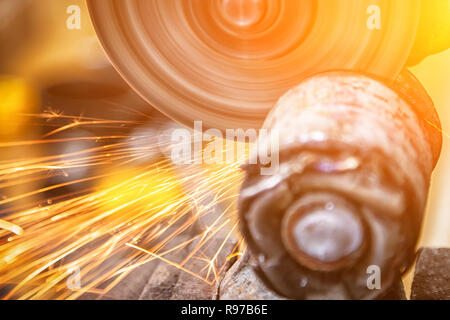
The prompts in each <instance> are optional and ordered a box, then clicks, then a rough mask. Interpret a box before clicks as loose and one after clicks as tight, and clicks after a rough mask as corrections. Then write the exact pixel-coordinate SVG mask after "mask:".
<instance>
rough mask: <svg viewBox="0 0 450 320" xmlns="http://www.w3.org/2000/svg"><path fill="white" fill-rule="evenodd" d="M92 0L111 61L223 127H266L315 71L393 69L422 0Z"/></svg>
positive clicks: (180, 107) (149, 91)
mask: <svg viewBox="0 0 450 320" xmlns="http://www.w3.org/2000/svg"><path fill="white" fill-rule="evenodd" d="M88 4H89V8H90V13H91V17H92V20H93V22H94V25H95V28H96V30H97V33H98V35H99V38H100V40H101V42H102V43H103V46H104V48H105V50H106V52H107V53H108V55H109V57H110V58H111V60H112V63H113V64H114V65H115V67H116V68H117V70H118V71H119V72H120V73H121V74H122V76H123V77H124V78H125V79H126V80H127V81H128V83H129V84H130V85H131V86H132V87H133V88H134V89H135V90H136V91H137V92H138V93H139V94H140V95H141V96H142V97H144V98H145V99H146V100H147V101H148V102H149V103H151V104H152V105H153V106H155V107H156V108H158V109H159V110H160V111H162V112H163V113H165V114H167V115H168V116H170V117H171V118H173V119H175V120H177V121H179V122H182V123H184V124H186V125H189V126H192V124H193V121H195V120H202V121H203V122H204V125H205V126H208V127H213V128H219V129H228V128H230V129H232V128H259V127H260V125H261V123H262V121H263V120H264V118H265V116H266V114H267V113H268V111H269V110H270V109H271V108H272V107H273V106H274V104H275V101H276V100H278V98H279V97H280V96H282V95H283V94H284V93H285V92H286V91H287V90H288V89H289V88H291V87H293V86H296V85H298V84H299V83H300V82H301V80H302V79H303V78H305V77H307V76H309V75H311V74H313V73H317V72H322V71H326V70H330V69H351V70H355V71H363V72H366V73H371V74H374V75H378V76H381V77H384V78H388V79H394V78H395V77H396V76H397V75H398V73H399V72H400V70H401V69H402V68H403V66H404V65H405V62H406V61H407V59H408V56H409V53H410V50H411V47H412V45H413V43H414V40H415V35H416V30H417V26H418V21H419V13H420V3H419V0H396V1H391V0H127V1H123V0H88ZM371 19H372V20H371ZM377 20H379V21H378V22H379V23H380V25H379V26H380V27H381V29H378V28H377V23H378V22H377Z"/></svg>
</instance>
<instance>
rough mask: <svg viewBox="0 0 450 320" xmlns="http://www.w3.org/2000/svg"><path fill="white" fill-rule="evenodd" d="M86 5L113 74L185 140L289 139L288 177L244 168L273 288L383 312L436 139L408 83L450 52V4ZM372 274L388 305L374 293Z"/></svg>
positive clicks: (413, 237)
mask: <svg viewBox="0 0 450 320" xmlns="http://www.w3.org/2000/svg"><path fill="white" fill-rule="evenodd" d="M88 5H89V9H90V14H91V17H92V20H93V22H94V26H95V28H96V31H97V34H98V36H99V38H100V41H101V42H102V44H103V46H104V48H105V50H106V52H107V54H108V56H109V57H110V59H111V61H112V63H113V64H114V66H115V67H116V69H117V70H118V71H119V73H120V74H121V75H122V76H123V78H124V79H125V80H126V81H127V82H128V83H129V84H130V86H132V87H133V88H134V89H135V90H136V91H137V92H138V93H139V94H140V95H141V96H142V97H143V98H145V99H146V100H147V101H148V102H149V103H150V104H152V105H153V106H154V107H156V108H157V109H159V110H160V111H161V112H163V113H165V114H167V115H168V116H170V117H171V118H173V119H174V120H177V121H179V122H181V123H184V124H186V125H189V126H192V125H193V121H195V120H202V121H203V122H204V124H205V126H207V127H211V128H218V129H222V130H225V129H234V128H242V129H246V128H260V127H261V126H263V123H264V127H265V128H272V129H274V128H276V129H279V130H281V132H282V134H281V135H280V137H281V138H280V157H281V158H280V160H281V162H280V167H279V171H278V172H277V173H276V174H275V175H274V176H272V177H262V176H258V174H256V173H255V172H258V170H257V168H256V167H258V166H247V167H246V168H245V171H246V179H245V182H244V184H243V187H242V192H241V198H240V218H241V225H242V228H241V229H242V231H243V234H244V236H245V237H246V240H247V242H248V244H249V247H250V250H251V251H252V252H253V253H254V254H255V255H256V256H257V259H258V262H259V271H260V275H261V277H262V278H263V280H265V282H266V283H267V284H268V286H269V287H270V288H271V289H273V290H274V291H276V292H278V293H280V294H282V295H284V296H286V297H288V298H296V299H308V298H342V299H347V298H350V299H371V298H379V297H381V296H382V295H383V294H384V292H385V291H386V290H387V288H389V287H390V285H392V283H394V281H395V280H397V279H398V278H399V277H400V275H401V274H402V273H403V272H405V270H406V269H407V268H408V267H409V266H410V265H411V263H412V261H413V257H414V250H415V245H416V241H417V237H418V234H419V231H420V225H421V221H422V215H423V211H424V207H425V202H426V196H427V192H428V186H429V180H430V176H431V172H432V169H433V167H434V165H435V163H436V161H437V159H438V157H439V152H440V147H441V134H440V123H439V118H438V116H437V115H436V112H435V110H434V106H433V103H432V101H431V99H430V98H429V96H428V95H427V93H426V91H425V90H424V89H423V88H422V86H421V85H420V83H419V82H418V81H417V80H416V79H415V78H414V77H413V76H412V75H411V74H410V73H409V72H407V71H402V70H404V68H405V67H406V66H408V65H413V64H416V63H418V62H420V61H421V60H422V59H423V58H424V57H426V56H428V55H429V54H432V53H436V52H439V51H442V50H444V49H446V48H448V47H450V18H449V17H450V1H448V0H433V1H427V0H425V1H420V0H398V1H389V0H378V1H372V0H342V1H340V0H333V1H329V0H302V1H297V0H191V1H189V0H186V1H178V0H164V1H162V0H161V1H160V0H151V1H146V0H127V1H121V0H88ZM431 13H435V14H434V15H433V14H431ZM370 19H375V20H376V19H378V20H379V21H378V23H373V21H372V20H370ZM371 21H372V22H371ZM336 70H342V71H336ZM292 88H294V89H292ZM288 90H290V91H288ZM286 92H287V93H286ZM280 97H282V98H281V99H280ZM278 99H280V100H279V101H278ZM277 101H278V103H277ZM274 106H275V107H274ZM271 110H272V111H271ZM268 114H269V116H268ZM266 143H267V142H266V141H259V142H258V144H259V145H260V146H261V145H262V146H263V147H264V146H265V144H266ZM275 180H276V182H274V181H275ZM371 265H375V266H378V267H379V268H380V270H381V272H382V279H383V281H382V289H381V290H377V291H371V290H368V289H367V286H366V278H367V274H366V272H365V271H366V270H367V267H368V266H371Z"/></svg>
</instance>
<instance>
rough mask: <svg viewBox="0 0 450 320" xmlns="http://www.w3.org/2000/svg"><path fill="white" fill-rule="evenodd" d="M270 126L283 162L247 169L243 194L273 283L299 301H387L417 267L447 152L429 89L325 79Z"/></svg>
mask: <svg viewBox="0 0 450 320" xmlns="http://www.w3.org/2000/svg"><path fill="white" fill-rule="evenodd" d="M264 127H265V128H267V129H270V130H277V131H278V134H279V137H280V138H279V153H280V162H279V166H278V167H277V170H276V171H275V172H274V173H273V174H272V175H268V176H264V175H260V170H259V169H260V166H259V165H248V166H246V179H245V181H244V184H243V187H242V192H241V198H240V218H241V229H242V231H243V234H244V236H245V237H246V240H247V243H248V244H249V247H250V250H251V252H252V253H253V254H254V255H255V256H256V258H257V260H258V269H259V271H260V272H259V273H260V275H261V277H262V279H263V280H265V282H266V284H267V285H268V286H269V287H270V288H271V289H272V290H274V291H275V292H277V293H278V294H281V295H283V296H285V297H288V298H293V299H374V298H380V297H382V296H383V295H384V294H385V293H386V291H387V290H388V289H389V288H390V287H391V286H392V285H393V284H394V283H395V282H396V281H398V280H399V277H400V276H401V275H402V274H403V273H404V272H405V271H406V270H407V269H408V268H409V266H410V265H411V264H412V262H413V260H414V256H415V246H416V242H417V239H418V235H419V232H420V227H421V223H422V219H423V214H424V209H425V205H426V200H427V193H428V188H429V182H430V176H431V173H432V170H433V168H434V166H435V164H436V161H437V159H438V157H439V152H440V146H441V142H442V141H441V134H440V131H439V128H440V123H439V118H438V117H437V115H436V113H435V111H434V106H433V103H432V101H431V99H430V98H429V96H428V95H427V93H426V91H425V90H424V89H423V87H422V86H421V85H420V83H419V82H418V81H417V80H416V79H415V78H414V77H413V76H412V75H411V74H410V73H408V72H404V73H402V75H401V76H400V77H399V78H398V80H397V81H396V82H395V83H394V84H390V85H387V84H385V83H383V81H381V80H380V79H374V78H371V77H368V76H365V75H360V74H356V73H352V72H345V71H342V72H340V71H339V72H328V73H323V74H319V75H316V76H313V77H310V78H308V79H306V80H304V81H303V82H302V83H301V84H300V85H299V86H297V87H295V88H293V89H292V90H290V91H289V92H288V93H286V94H285V95H284V96H283V97H282V98H281V99H280V100H279V101H278V103H277V104H276V106H275V108H274V109H273V110H272V111H271V113H270V114H269V116H268V118H267V120H266V121H265V124H264ZM270 143H273V141H269V140H268V139H267V140H264V139H262V138H261V139H260V140H259V141H258V144H257V145H258V149H261V148H262V149H265V148H268V149H270ZM374 267H375V268H376V270H379V271H380V282H381V287H380V288H376V289H375V290H374V288H373V287H371V286H369V285H368V280H369V276H370V272H369V271H370V270H374V269H373V268H374Z"/></svg>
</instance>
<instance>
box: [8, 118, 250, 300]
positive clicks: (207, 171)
mask: <svg viewBox="0 0 450 320" xmlns="http://www.w3.org/2000/svg"><path fill="white" fill-rule="evenodd" d="M37 118H41V119H42V118H44V119H48V118H51V119H65V120H67V121H73V122H71V123H70V124H64V125H62V126H60V127H59V128H58V129H55V130H53V131H51V132H50V133H48V134H46V135H45V137H44V139H43V140H35V141H18V142H2V143H0V148H3V149H4V150H5V149H10V148H23V147H26V148H30V149H31V148H34V146H35V145H36V144H40V145H50V146H53V145H55V144H58V143H62V142H64V143H70V142H77V141H82V140H89V139H92V140H93V141H94V142H99V141H101V145H95V146H93V147H89V148H87V149H84V150H81V151H75V152H70V153H65V154H56V155H49V156H39V155H38V156H32V152H29V155H27V157H25V158H23V159H14V160H8V159H6V160H1V161H0V188H1V189H0V191H1V192H2V194H9V192H8V190H11V189H14V188H19V189H20V186H23V185H27V186H28V187H30V186H31V190H29V189H30V188H28V189H27V191H26V192H22V193H19V194H13V195H8V196H4V197H3V198H2V199H0V297H2V298H4V299H11V298H15V299H47V298H53V299H77V298H79V297H80V296H82V295H83V294H85V293H87V292H89V293H93V294H97V295H99V296H102V295H107V294H108V292H109V291H110V290H111V289H112V288H113V287H114V286H116V285H117V284H118V283H119V282H120V281H121V280H122V279H123V278H124V277H126V276H127V275H128V274H129V273H130V272H131V271H133V270H134V269H135V268H137V267H139V266H141V265H143V264H146V263H148V262H150V261H152V260H155V259H159V260H161V261H164V262H165V263H169V264H172V265H174V266H176V267H177V268H179V269H181V270H184V271H186V272H187V273H189V274H191V275H193V276H195V277H197V278H200V279H202V280H204V281H205V282H207V283H209V284H211V285H213V284H214V282H215V281H216V280H217V279H218V277H219V276H220V273H221V272H222V271H223V270H224V266H225V264H226V263H227V261H228V260H229V259H231V258H234V257H238V256H239V255H240V246H241V244H242V241H241V240H240V239H239V236H237V235H236V234H235V233H236V226H237V218H236V216H235V210H236V208H235V205H236V198H237V195H238V194H237V190H236V189H234V188H230V186H239V185H240V182H241V178H242V177H241V171H240V164H241V162H242V159H239V160H240V161H236V162H235V163H231V164H226V165H223V166H217V167H212V166H201V167H199V166H194V165H192V166H191V165H185V166H183V167H182V169H179V168H177V166H175V165H174V164H173V163H172V162H171V161H170V159H169V158H167V157H164V156H163V155H162V154H160V155H159V157H157V158H155V159H153V160H152V161H151V162H149V161H147V162H144V163H143V162H141V161H139V160H141V159H142V158H145V156H146V154H148V152H149V150H154V149H155V148H156V147H159V148H161V146H154V145H145V144H132V143H130V141H135V140H140V139H142V140H143V139H146V138H148V137H145V136H130V135H129V134H128V133H125V134H123V135H116V134H115V135H111V136H107V135H105V136H99V137H78V138H67V139H66V138H61V139H60V138H53V137H50V136H52V135H53V134H57V133H60V132H62V131H64V130H69V129H73V128H74V127H78V126H85V125H87V126H96V125H99V124H100V125H103V124H107V125H111V126H112V127H114V128H115V129H117V128H118V127H119V128H126V126H127V125H139V124H141V123H138V122H136V123H131V122H126V121H124V123H119V122H118V121H108V120H107V119H83V118H82V117H70V116H64V115H60V114H57V113H54V112H53V113H46V114H44V115H38V116H37ZM123 125H125V126H123ZM225 152H226V151H225ZM79 168H94V169H95V174H92V175H88V176H84V177H82V178H78V177H77V178H71V170H74V169H79ZM124 168H126V169H124ZM55 176H56V177H58V176H61V177H63V178H66V180H63V181H62V182H58V183H53V184H48V179H49V177H50V178H51V177H55ZM46 183H47V184H46ZM86 185H87V186H86ZM73 186H82V187H80V188H79V189H78V190H75V191H73V190H72V189H71V191H68V189H67V190H66V188H68V187H73ZM192 186H195V187H192ZM55 190H57V191H58V190H63V192H62V195H60V194H58V195H54V194H53V193H52V192H53V191H55ZM49 194H50V196H49ZM217 207H220V213H219V214H218V213H217ZM219 235H221V236H219ZM222 235H224V236H222ZM231 238H236V241H235V242H233V243H234V244H235V245H234V248H233V250H231V251H230V252H223V254H220V255H219V253H220V252H221V251H223V250H230V249H225V243H227V241H229V240H230V239H231ZM217 239H221V240H220V241H219V242H217V241H214V240H217ZM211 247H213V248H214V250H213V251H214V252H213V254H210V255H208V254H206V252H210V251H211V250H206V249H208V248H209V249H210V248H211ZM184 249H185V250H184ZM199 261H200V262H201V263H199ZM74 268H76V269H79V270H80V275H81V288H80V289H76V290H75V289H73V290H71V289H69V288H68V287H67V285H66V282H67V281H68V279H69V277H70V275H71V270H74Z"/></svg>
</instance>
